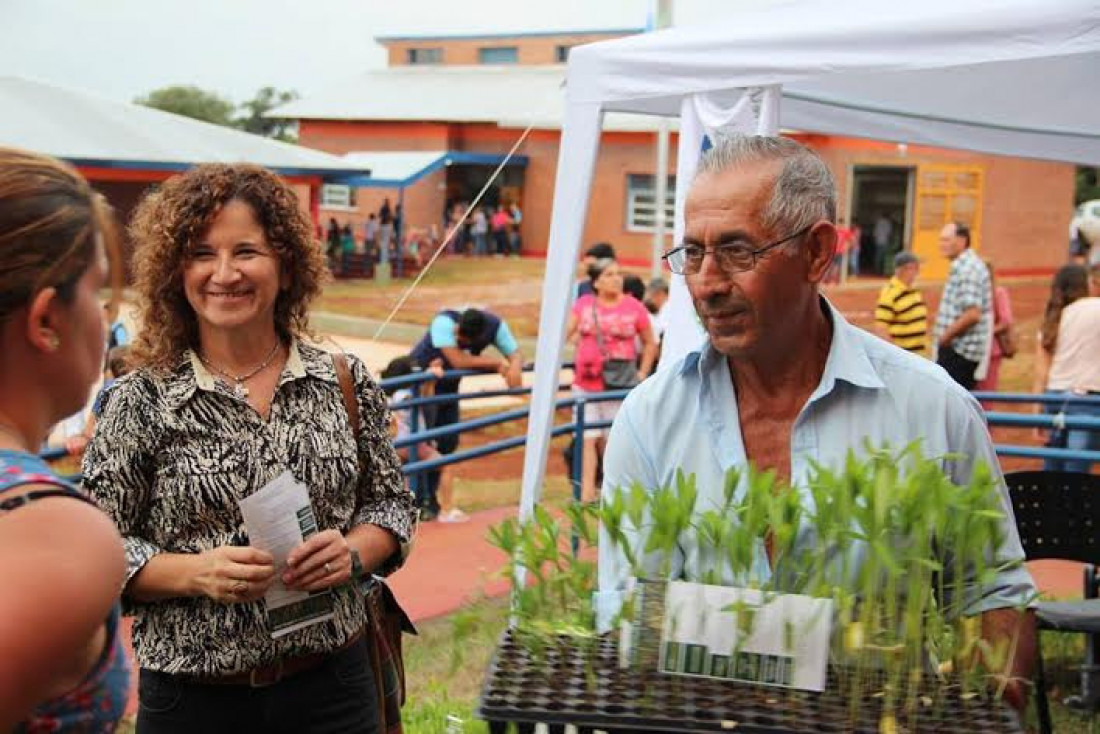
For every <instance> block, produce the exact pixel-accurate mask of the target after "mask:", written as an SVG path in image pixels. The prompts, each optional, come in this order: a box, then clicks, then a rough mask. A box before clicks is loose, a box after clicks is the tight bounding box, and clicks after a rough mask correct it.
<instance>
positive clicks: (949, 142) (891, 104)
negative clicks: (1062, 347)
mask: <svg viewBox="0 0 1100 734" xmlns="http://www.w3.org/2000/svg"><path fill="white" fill-rule="evenodd" d="M1098 78H1100V0H962V1H960V0H924V2H919V3H883V2H881V0H839V1H837V2H820V0H800V1H796V2H787V3H783V4H779V5H776V6H770V7H768V8H765V9H761V10H758V11H754V12H747V13H744V14H741V15H738V16H735V17H732V18H729V19H726V20H724V21H722V22H715V23H712V24H708V25H706V26H701V27H684V28H674V29H671V30H667V31H662V32H659V33H653V34H647V35H640V36H632V37H629V38H624V39H618V40H613V41H604V42H601V43H595V44H591V45H587V46H580V47H577V48H574V49H573V50H572V52H571V53H570V55H569V65H568V70H567V80H566V113H565V119H564V124H563V127H562V140H561V152H560V155H559V159H558V171H557V180H556V186H555V190H554V192H555V193H554V210H553V216H552V219H551V226H550V247H549V253H548V260H547V267H546V279H545V282H544V283H543V295H542V314H541V318H540V321H539V332H538V333H539V341H538V366H537V370H536V377H535V389H534V392H533V398H532V402H531V417H530V421H529V423H528V427H527V439H528V440H527V453H526V456H525V459H524V472H523V495H522V500H521V506H520V515H521V517H522V518H526V517H529V516H530V514H531V513H532V511H533V509H534V505H535V503H536V502H537V501H538V498H539V494H540V492H541V487H542V482H543V473H544V472H545V469H546V452H547V449H548V444H549V440H550V430H551V424H552V421H553V406H554V400H555V398H556V392H557V379H558V368H559V365H560V364H561V352H562V345H563V338H564V334H565V324H566V319H567V316H568V311H569V307H570V295H569V294H570V293H571V292H572V290H571V287H570V286H571V285H572V279H573V273H574V263H575V262H576V259H577V255H578V251H579V248H580V240H581V236H582V233H583V231H584V224H585V217H586V213H587V208H588V199H589V194H590V191H591V187H592V175H593V168H594V165H595V161H596V156H597V154H598V148H599V141H600V129H601V124H602V118H603V114H604V113H605V112H631V113H643V114H653V115H664V116H669V117H673V116H675V117H679V120H680V138H679V151H678V161H677V177H676V186H677V190H676V221H675V233H676V237H677V239H678V238H679V236H680V235H681V233H682V231H683V206H684V196H685V190H686V187H687V185H688V184H689V183H690V181H691V179H692V177H693V176H694V173H695V169H696V165H697V163H698V159H699V152H700V149H701V145H702V141H703V136H704V135H705V134H706V133H713V132H717V131H722V130H725V131H730V132H749V133H764V134H775V133H776V132H777V131H778V130H779V125H780V123H782V124H783V126H784V127H786V128H789V129H797V130H803V131H807V132H819V133H827V134H842V135H849V136H856V137H867V138H877V139H881V140H889V141H897V142H905V143H920V144H928V145H936V146H943V147H948V148H964V149H970V150H975V151H982V152H986V153H997V154H1008V155H1015V156H1024V157H1031V158H1044V159H1051V160H1058V161H1067V162H1077V163H1086V164H1091V165H1100V100H1098V99H1097V97H1096V95H1095V88H1096V80H1097V79H1098ZM672 308H673V309H674V321H673V324H672V326H671V328H670V333H667V334H666V337H665V340H666V341H665V349H666V354H671V355H675V356H681V355H683V354H685V353H686V352H687V351H690V350H691V349H692V348H694V347H695V345H696V344H697V343H698V342H699V339H700V334H699V331H698V327H697V326H696V324H695V321H694V318H693V313H692V310H691V305H690V303H689V301H688V298H687V293H686V289H685V288H684V285H683V281H682V278H674V279H673V287H672Z"/></svg>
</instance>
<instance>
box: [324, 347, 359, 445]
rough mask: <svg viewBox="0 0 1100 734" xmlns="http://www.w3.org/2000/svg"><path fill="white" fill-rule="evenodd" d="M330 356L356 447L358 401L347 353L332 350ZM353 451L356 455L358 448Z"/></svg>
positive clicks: (357, 442) (357, 443)
mask: <svg viewBox="0 0 1100 734" xmlns="http://www.w3.org/2000/svg"><path fill="white" fill-rule="evenodd" d="M331 356H332V366H333V368H334V369H335V370H336V380H337V381H338V382H339V383H340V392H341V393H343V394H344V408H345V409H346V410H347V412H348V423H350V424H351V433H352V435H353V436H355V445H356V447H358V446H359V401H358V400H357V399H356V398H355V382H354V381H353V380H352V378H351V367H350V366H349V365H348V355H346V354H342V353H335V352H334V353H333V354H332V355H331ZM355 453H356V455H358V454H359V452H358V450H356V452H355Z"/></svg>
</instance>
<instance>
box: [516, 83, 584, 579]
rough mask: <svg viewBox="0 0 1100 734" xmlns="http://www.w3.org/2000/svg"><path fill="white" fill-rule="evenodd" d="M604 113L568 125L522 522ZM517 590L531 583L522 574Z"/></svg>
mask: <svg viewBox="0 0 1100 734" xmlns="http://www.w3.org/2000/svg"><path fill="white" fill-rule="evenodd" d="M602 124H603V112H602V110H601V109H600V106H599V105H598V104H579V103H570V104H568V105H567V107H566V111H565V120H564V124H563V125H562V136H561V147H560V148H559V152H558V171H557V177H556V179H555V182H554V208H553V214H552V217H551V221H550V244H549V247H548V251H547V257H546V275H545V276H544V278H543V283H542V309H541V312H540V314H539V331H538V334H539V337H538V344H537V345H536V347H535V350H536V359H535V384H534V387H533V389H532V391H531V411H530V414H529V416H530V417H529V418H528V421H527V450H526V452H525V453H524V455H523V484H522V493H521V496H520V505H519V519H520V522H521V523H526V522H527V521H529V520H530V519H531V517H532V516H533V515H534V512H535V504H536V503H537V502H538V501H539V497H540V495H541V494H542V486H543V483H544V481H545V473H546V453H547V451H548V450H549V448H550V431H551V429H552V427H553V423H554V409H555V403H556V402H557V396H558V382H559V379H560V377H559V372H560V370H561V362H562V352H563V350H564V342H565V324H566V321H567V319H568V317H569V309H570V307H571V306H572V304H573V290H574V289H573V286H574V279H575V274H576V262H577V255H578V253H579V252H580V245H581V237H582V236H583V234H584V226H585V219H586V217H587V213H588V204H589V197H590V194H591V192H592V178H593V175H594V173H595V169H596V154H597V152H598V151H599V147H600V129H601V126H602ZM515 576H516V584H517V586H516V588H523V583H524V579H525V577H526V573H525V570H524V569H523V568H522V566H517V568H516V574H515Z"/></svg>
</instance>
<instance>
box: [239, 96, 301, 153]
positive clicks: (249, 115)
mask: <svg viewBox="0 0 1100 734" xmlns="http://www.w3.org/2000/svg"><path fill="white" fill-rule="evenodd" d="M296 99H298V93H297V92H295V91H293V90H289V91H279V90H278V89H276V88H275V87H263V88H262V89H260V91H258V92H256V96H255V97H253V98H252V99H250V100H247V101H245V102H242V103H241V106H240V111H241V113H242V114H241V116H240V117H238V118H237V120H236V121H235V124H236V126H237V127H239V128H240V129H241V130H244V131H246V132H250V133H254V134H256V135H263V136H265V137H268V138H275V139H276V140H283V141H286V142H288V143H293V142H295V141H296V140H297V139H298V138H297V135H295V133H294V130H295V125H294V121H293V120H277V119H273V118H268V117H264V115H265V114H266V113H267V112H269V111H270V110H273V109H275V108H276V107H278V106H279V105H283V104H286V103H287V102H292V101H294V100H296Z"/></svg>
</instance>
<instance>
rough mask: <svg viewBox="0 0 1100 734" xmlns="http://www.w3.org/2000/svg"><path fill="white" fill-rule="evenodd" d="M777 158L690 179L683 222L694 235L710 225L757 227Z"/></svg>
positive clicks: (768, 198) (771, 186)
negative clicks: (692, 180) (691, 180)
mask: <svg viewBox="0 0 1100 734" xmlns="http://www.w3.org/2000/svg"><path fill="white" fill-rule="evenodd" d="M780 166H781V164H780V162H779V161H755V162H751V163H742V164H739V165H737V166H734V167H732V168H729V169H726V170H723V171H716V172H709V171H707V172H703V173H701V174H699V175H698V176H697V177H696V179H695V181H694V182H692V185H691V188H690V189H689V191H688V196H687V201H686V202H685V205H684V224H685V228H686V230H687V231H688V232H690V233H692V234H693V235H694V236H695V237H700V236H702V235H703V230H706V229H711V228H713V227H721V228H725V229H728V228H730V227H735V228H747V229H756V228H759V227H760V226H762V222H761V218H762V216H763V213H764V211H765V209H766V208H767V206H768V203H769V202H770V201H771V198H772V193H773V191H774V190H775V181H776V178H777V177H778V175H779V172H780V170H781V168H780Z"/></svg>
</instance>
